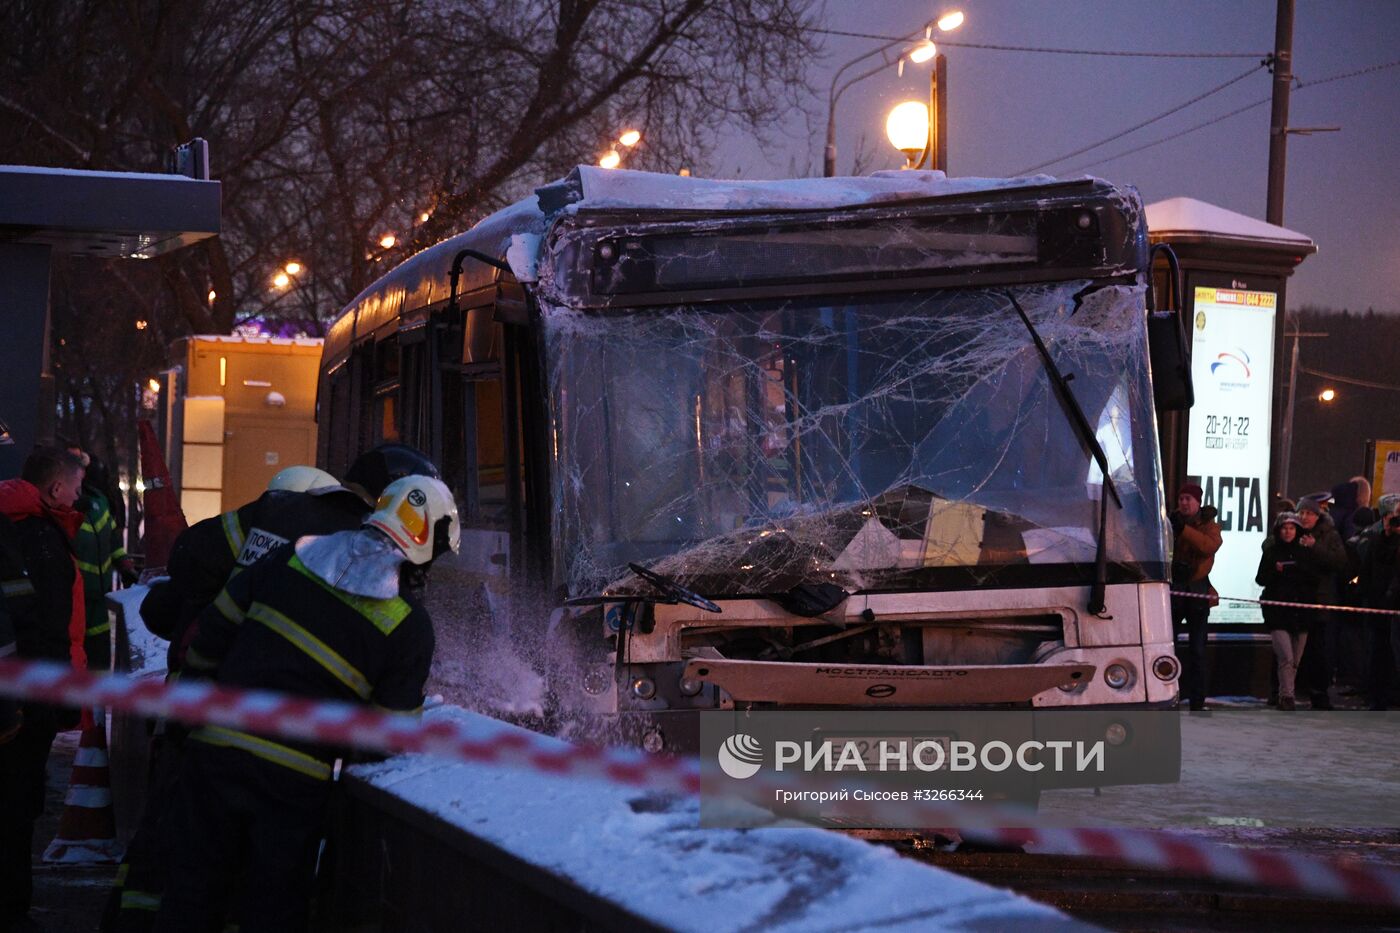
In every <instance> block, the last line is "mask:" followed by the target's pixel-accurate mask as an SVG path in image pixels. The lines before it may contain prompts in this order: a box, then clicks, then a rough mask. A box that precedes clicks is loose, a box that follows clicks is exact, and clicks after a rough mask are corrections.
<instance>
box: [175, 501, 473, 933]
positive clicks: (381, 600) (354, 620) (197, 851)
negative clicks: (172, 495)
mask: <svg viewBox="0 0 1400 933" xmlns="http://www.w3.org/2000/svg"><path fill="white" fill-rule="evenodd" d="M458 541H459V527H458V519H457V506H456V504H455V503H454V502H453V499H452V493H451V492H450V491H449V490H448V489H447V487H446V486H445V485H443V483H442V482H441V481H440V480H437V479H434V478H432V477H427V476H408V477H404V478H403V479H399V480H396V481H394V482H393V483H391V484H390V485H389V487H388V488H386V489H385V490H384V494H383V496H381V497H380V499H379V502H378V505H377V508H376V509H375V511H374V512H373V513H372V514H371V515H370V516H369V517H368V518H367V519H365V522H364V527H363V528H361V529H360V530H358V531H343V532H338V533H335V534H331V535H324V536H308V537H304V538H300V539H298V540H297V541H296V543H295V544H294V545H289V546H284V547H281V548H279V549H277V550H276V551H275V552H274V553H273V554H272V555H270V556H269V557H268V558H267V559H266V560H264V561H262V562H261V563H259V564H257V565H256V566H254V567H252V568H251V569H249V570H246V571H244V572H242V573H240V574H237V575H236V576H234V577H233V578H232V579H231V580H230V581H229V583H228V585H227V586H226V587H225V588H224V590H223V592H221V593H220V594H219V596H218V598H217V599H216V600H215V601H214V604H213V605H212V606H210V607H209V608H207V609H206V610H205V611H204V612H203V613H201V614H200V617H199V620H198V623H197V629H198V634H197V635H196V636H195V638H194V641H193V642H192V644H191V645H190V648H189V651H188V652H187V654H186V657H185V663H186V672H187V676H189V675H190V674H191V673H193V672H201V673H203V674H205V675H212V676H213V677H214V678H215V679H216V680H217V681H218V682H219V683H220V684H221V685H224V686H229V687H239V688H244V689H257V690H273V691H278V692H281V693H287V694H292V695H295V696H301V697H310V698H316V699H327V700H339V701H348V702H358V703H364V704H373V705H374V706H376V707H379V708H383V709H387V710H390V711H395V712H403V713H416V712H417V711H419V710H420V709H421V708H422V702H423V685H424V683H425V682H426V681H427V677H428V669H429V666H430V665H431V663H432V655H433V627H432V622H431V620H430V619H429V618H428V614H427V612H426V611H425V610H424V609H423V608H422V606H421V605H420V604H419V603H418V602H417V601H416V600H415V599H413V598H412V597H411V596H406V595H405V592H404V587H403V585H402V580H403V576H404V574H405V572H406V571H407V570H408V569H410V568H411V567H418V568H422V567H426V566H427V565H429V564H430V563H431V562H432V561H433V560H434V558H436V557H437V556H439V555H440V554H442V553H445V552H446V551H448V550H453V551H456V550H457V546H458ZM337 754H338V753H337V752H336V750H334V749H329V748H325V747H318V746H315V745H310V744H307V743H302V742H286V741H283V740H282V739H280V738H269V737H262V736H255V735H250V734H248V733H244V732H238V731H235V730H231V729H226V728H222V727H218V726H210V725H206V726H201V727H199V728H197V729H195V730H194V731H193V732H191V733H190V740H189V742H188V743H187V745H186V752H185V764H184V769H183V772H182V774H181V778H180V782H179V787H178V789H177V791H176V800H175V801H174V803H173V805H172V810H171V814H170V818H169V819H168V821H167V823H166V826H165V837H166V840H167V850H168V852H169V853H170V856H171V858H172V864H178V865H180V866H181V870H180V871H179V872H178V873H172V875H171V877H170V879H169V883H168V885H167V888H166V892H165V896H164V898H163V899H162V901H161V906H160V913H159V915H158V917H157V920H156V930H158V931H175V930H179V931H195V930H210V929H217V925H218V923H220V922H221V920H222V918H223V916H224V908H225V906H226V899H227V896H228V893H227V892H228V887H229V879H230V878H232V877H235V876H238V875H240V874H241V877H242V879H243V891H244V896H243V897H241V898H240V899H239V903H238V904H237V905H233V906H234V911H233V919H234V920H235V921H236V922H237V923H238V924H239V925H240V928H241V929H245V930H259V931H261V930H299V929H304V928H305V926H306V922H307V911H308V904H309V898H310V889H311V883H312V878H313V872H314V868H315V861H316V852H317V843H318V841H319V839H320V836H321V824H322V814H323V811H324V809H325V806H326V803H327V800H328V798H329V795H330V790H331V776H332V771H333V765H334V761H335V759H336V757H337Z"/></svg>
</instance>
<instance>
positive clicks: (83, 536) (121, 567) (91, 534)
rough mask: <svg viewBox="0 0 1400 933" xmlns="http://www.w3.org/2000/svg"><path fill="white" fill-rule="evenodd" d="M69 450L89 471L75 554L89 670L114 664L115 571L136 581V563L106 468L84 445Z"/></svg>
mask: <svg viewBox="0 0 1400 933" xmlns="http://www.w3.org/2000/svg"><path fill="white" fill-rule="evenodd" d="M68 452H69V453H70V454H73V455H74V456H76V457H80V458H81V459H82V461H83V464H84V466H86V467H87V469H88V472H87V473H86V474H85V475H84V478H83V492H82V495H81V496H79V497H78V501H77V503H75V504H74V506H73V507H74V508H75V509H77V510H78V511H79V512H81V513H82V516H83V523H82V524H81V525H79V526H78V533H77V534H76V535H74V536H73V554H74V556H76V557H77V559H78V570H79V571H81V572H82V575H83V593H84V605H85V606H86V607H87V608H86V616H87V637H86V640H85V641H84V643H83V648H84V652H85V653H86V654H87V664H88V670H90V671H106V670H110V669H111V667H112V647H111V638H112V635H111V632H112V623H111V620H109V619H108V617H107V594H108V593H109V592H110V591H111V589H112V573H113V571H117V572H119V573H121V575H122V579H124V580H126V581H127V582H129V583H135V582H136V572H135V563H134V562H133V561H132V559H131V558H130V557H128V556H127V553H126V548H124V547H122V542H121V532H120V530H119V529H118V528H117V522H116V520H115V519H114V518H113V517H112V507H111V503H110V502H109V501H108V500H107V496H106V494H105V493H104V492H103V491H102V484H101V482H99V479H100V477H102V476H103V474H104V473H105V471H104V470H103V469H102V468H101V466H100V465H97V464H98V462H95V461H93V460H92V458H91V457H89V456H88V454H86V453H85V452H84V451H83V450H82V448H80V447H77V446H75V445H69V447H68Z"/></svg>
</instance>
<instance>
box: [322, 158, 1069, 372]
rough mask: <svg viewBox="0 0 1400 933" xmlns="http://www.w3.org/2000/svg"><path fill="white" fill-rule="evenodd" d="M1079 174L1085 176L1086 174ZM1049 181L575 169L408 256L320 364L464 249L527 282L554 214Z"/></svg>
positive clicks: (481, 269) (431, 300)
mask: <svg viewBox="0 0 1400 933" xmlns="http://www.w3.org/2000/svg"><path fill="white" fill-rule="evenodd" d="M1085 177H1087V176H1085ZM1065 180H1066V179H1056V178H1054V177H1052V176H1050V175H1027V176H1023V177H1019V178H949V177H948V176H947V175H946V174H944V173H943V172H927V171H915V170H906V171H889V172H875V173H873V174H871V175H869V176H863V177H854V176H846V177H836V178H789V179H776V180H771V181H759V180H754V181H747V180H725V179H712V178H696V177H693V176H683V175H663V174H659V173H655V172H638V171H632V170H630V169H604V168H599V167H598V166H594V165H580V166H577V167H576V168H574V170H573V171H571V172H570V173H569V174H568V175H567V176H565V177H564V178H561V179H559V180H557V181H554V182H552V183H550V184H548V185H543V186H541V187H539V188H537V189H535V194H534V195H532V196H530V197H527V198H525V199H523V200H521V201H518V202H516V203H515V204H512V205H510V206H509V207H505V208H502V209H501V210H499V211H496V212H495V213H493V214H490V215H489V216H487V217H485V218H484V219H483V220H481V221H480V222H478V223H477V224H475V225H474V226H472V227H471V228H470V229H468V230H465V231H463V232H461V233H458V234H456V235H454V236H451V237H449V238H447V239H445V240H443V241H441V242H440V243H437V244H436V245H434V246H430V247H428V248H427V249H424V250H422V251H421V252H419V253H416V254H414V255H413V256H410V257H409V258H408V259H406V260H404V261H403V262H402V263H400V264H399V265H398V266H396V267H395V268H394V269H392V270H391V271H389V272H388V273H387V274H385V275H384V277H382V278H380V279H379V280H377V281H375V282H374V283H372V284H371V285H369V286H368V287H367V288H365V289H364V291H362V292H361V293H360V294H359V295H357V296H356V297H355V298H354V299H353V300H351V301H350V303H349V304H348V305H346V307H345V308H344V310H343V311H342V312H341V314H340V315H339V316H338V317H337V319H336V321H335V322H334V323H332V325H331V327H330V328H329V329H328V342H327V345H326V353H325V355H326V359H327V360H336V359H338V358H339V357H340V356H341V355H342V354H343V353H344V352H345V351H346V350H347V349H348V347H349V344H350V342H351V340H352V339H353V336H354V335H356V334H365V333H368V332H370V331H373V330H375V329H377V328H379V327H381V326H383V325H384V324H385V323H387V322H388V321H390V320H391V319H393V318H395V317H396V316H398V315H400V314H402V313H403V312H404V311H406V310H416V309H418V308H422V307H425V306H427V305H431V304H436V303H437V302H439V301H442V300H444V299H446V298H447V297H448V292H449V270H450V268H451V265H452V260H453V258H454V257H455V256H456V255H457V253H458V252H459V251H460V250H462V249H473V250H478V251H480V252H484V253H487V254H488V255H493V256H498V257H500V258H501V259H503V260H505V261H506V262H507V263H508V265H509V266H510V269H511V272H512V273H513V274H514V275H515V277H516V279H517V281H521V282H532V281H534V280H535V272H536V265H537V262H538V260H539V254H540V250H541V248H542V245H543V242H544V234H545V233H546V232H547V231H546V228H547V227H548V226H549V224H550V223H552V222H553V220H554V219H555V218H557V217H559V216H561V215H564V214H570V213H575V212H578V211H588V210H629V209H634V210H656V211H668V210H675V211H692V212H693V211H715V212H746V211H753V212H759V211H789V210H790V211H802V210H823V209H840V208H848V207H860V206H863V205H872V204H889V203H896V202H899V201H912V200H923V199H926V198H937V197H952V196H956V195H965V194H975V193H977V192H979V191H1001V190H1009V189H1014V188H1028V187H1036V186H1040V185H1048V184H1054V183H1056V182H1057V181H1065ZM496 274H497V273H496V270H495V269H494V268H492V267H490V266H488V265H486V264H484V263H479V262H466V263H464V264H463V266H462V273H461V280H460V282H459V283H458V293H459V294H463V293H466V292H469V291H471V290H473V289H475V288H480V287H482V286H485V285H490V284H491V282H492V281H494V280H495V277H496Z"/></svg>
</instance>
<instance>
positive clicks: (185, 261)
mask: <svg viewBox="0 0 1400 933" xmlns="http://www.w3.org/2000/svg"><path fill="white" fill-rule="evenodd" d="M813 2H814V0H470V2H452V0H11V2H10V3H8V4H4V5H0V36H4V37H5V38H4V39H3V40H0V160H3V161H6V162H19V163H31V164H40V165H59V166H67V167H78V168H93V169H119V170H142V171H151V170H161V169H162V168H163V165H162V163H163V159H164V156H165V153H166V152H167V151H168V150H169V148H170V147H171V146H173V145H175V144H177V143H180V142H183V141H185V140H187V139H189V138H191V137H193V136H203V137H205V138H207V139H208V140H209V141H210V145H211V149H212V153H213V166H212V168H213V173H214V175H215V177H216V178H218V179H219V180H220V181H221V182H222V185H223V199H224V200H223V204H224V227H223V235H222V236H220V237H218V238H216V239H214V240H210V241H206V242H205V243H202V244H200V245H199V246H197V247H195V248H192V249H188V250H184V251H181V252H179V253H176V254H173V255H171V256H168V257H163V258H161V259H158V260H156V261H155V262H153V263H151V264H149V266H147V267H145V268H142V269H139V270H137V269H132V268H130V267H128V266H126V265H124V264H120V263H106V264H99V265H101V266H102V268H101V270H100V273H99V274H98V275H96V276H92V275H85V274H83V273H84V272H85V271H87V272H90V271H91V268H92V267H91V265H89V264H88V263H73V264H72V265H66V266H64V267H63V268H62V269H61V270H60V271H59V272H58V275H59V276H67V275H71V276H73V277H74V278H73V279H72V281H70V282H67V283H64V285H63V287H56V288H55V292H54V296H55V297H54V301H55V310H56V314H55V320H56V327H55V339H56V340H72V341H73V344H72V346H71V348H70V347H69V346H68V345H66V344H65V346H64V348H63V352H62V353H60V354H59V358H61V359H62V362H63V372H62V373H61V374H60V377H59V378H60V386H59V389H60V393H61V394H63V395H64V397H65V398H66V399H67V400H68V405H69V407H68V409H67V411H68V412H69V417H71V418H73V419H77V418H79V417H82V418H84V419H87V422H86V423H88V424H89V425H90V426H89V428H87V429H88V430H99V429H98V428H95V427H91V425H100V424H103V423H106V424H109V425H112V426H114V422H115V421H120V420H122V418H121V416H119V415H117V413H115V412H112V413H110V415H111V418H112V419H114V421H110V422H109V421H108V420H107V417H106V416H104V415H103V414H102V412H101V411H100V408H101V405H102V404H106V403H107V402H108V401H110V400H111V399H112V398H113V397H114V396H113V395H112V387H111V386H109V385H108V384H107V383H106V382H105V381H104V380H106V379H108V378H116V377H117V374H122V376H121V378H129V377H130V376H131V375H132V373H130V372H128V369H132V368H135V369H142V370H143V371H145V372H149V371H150V370H151V369H152V368H159V366H160V365H162V364H163V363H168V362H169V360H168V359H163V357H164V355H165V354H166V352H167V347H168V343H169V341H170V340H173V339H175V338H177V337H179V336H181V335H183V334H188V333H227V332H229V331H231V330H232V329H233V328H234V327H235V326H236V325H237V324H239V323H240V322H243V321H248V320H256V321H258V322H260V323H262V324H264V325H267V326H282V327H288V328H295V329H301V330H306V331H308V332H311V333H313V334H315V333H319V332H320V330H321V328H322V327H323V326H324V324H325V323H326V322H327V321H329V320H330V319H331V318H332V317H334V316H335V314H336V313H338V311H339V309H340V308H341V307H343V306H344V305H345V304H346V303H347V302H348V301H349V300H350V299H351V298H353V297H354V296H355V295H356V294H357V293H358V292H359V291H360V290H361V289H363V288H364V287H365V286H366V285H368V284H369V283H370V282H371V281H373V279H375V278H376V277H377V276H378V275H379V274H381V273H382V272H383V271H384V270H385V269H386V268H387V267H388V266H389V265H392V264H393V263H395V262H398V261H400V260H401V259H402V258H404V257H405V256H406V255H408V254H409V253H410V252H412V251H413V250H416V249H419V248H421V247H424V246H426V245H429V244H431V243H432V242H434V241H436V240H438V239H440V238H442V237H443V236H446V235H450V234H452V233H455V232H458V231H459V230H462V229H465V228H466V227H468V226H470V225H471V224H472V223H474V222H475V221H477V220H479V219H480V218H481V217H483V216H485V215H486V214H488V213H490V212H491V211H493V210H495V209H496V208H498V207H500V206H502V205H504V204H506V203H509V202H510V201H512V200H515V199H517V198H519V197H521V196H523V195H525V194H527V193H529V191H530V190H532V189H533V188H534V187H536V186H538V185H539V184H542V183H545V182H548V181H550V180H552V179H554V178H556V177H559V176H561V175H563V174H565V173H566V172H567V171H568V170H569V169H570V168H571V167H572V166H573V165H575V164H577V163H579V162H592V161H594V160H595V159H596V158H597V156H598V154H599V153H600V152H601V151H602V150H603V149H605V148H607V146H608V144H609V142H610V141H611V140H613V139H615V138H616V136H617V134H618V133H619V132H620V131H621V130H622V129H624V128H636V129H639V130H641V131H642V133H643V134H644V135H643V142H642V144H641V145H640V146H639V147H637V149H636V150H635V151H634V152H632V153H631V154H630V156H629V158H630V161H629V165H630V167H634V168H648V169H656V170H663V171H674V170H675V169H676V168H678V167H680V166H682V165H684V166H688V167H692V168H694V169H697V170H701V171H703V169H704V166H705V164H706V159H707V156H708V155H709V154H710V153H711V152H712V151H713V147H714V145H715V143H716V139H717V134H718V132H719V130H720V129H721V128H724V127H728V128H733V127H735V126H736V125H737V126H741V127H746V128H748V129H749V130H751V131H752V132H754V133H756V134H759V135H762V134H764V133H765V132H766V131H768V130H769V129H770V128H771V127H773V126H775V124H776V122H777V118H778V117H779V116H780V115H781V114H783V113H784V112H786V111H787V110H788V109H790V108H791V107H793V106H801V105H802V103H803V101H804V100H806V98H805V97H804V96H803V92H804V90H805V85H804V74H805V71H804V68H805V64H806V62H808V61H809V60H810V58H811V56H812V54H813V51H814V49H813V41H812V38H811V34H810V32H809V27H810V25H811V23H810V7H811V6H812V4H813ZM387 234H393V235H394V236H395V242H394V245H393V246H392V247H385V246H382V245H380V241H381V238H383V237H384V236H385V235H387ZM385 242H388V241H387V240H386V241H385ZM288 260H296V261H298V262H299V263H301V264H302V266H303V267H304V268H303V271H302V272H301V273H300V274H298V275H296V276H294V277H292V278H291V281H290V282H289V284H288V285H287V286H286V287H284V288H280V289H279V288H277V287H275V286H274V285H273V277H274V275H276V273H277V272H278V271H279V269H280V268H281V267H282V266H283V264H284V263H285V262H286V261H288ZM99 283H100V285H99ZM114 283H115V284H114ZM97 303H100V306H101V307H102V308H103V311H104V313H105V314H107V315H109V316H110V318H111V319H112V321H113V322H115V324H114V325H113V326H116V327H117V328H118V329H119V330H120V331H121V332H122V334H125V335H126V336H131V335H133V334H136V333H137V332H136V330H135V321H136V320H138V319H140V320H143V321H145V322H147V329H146V330H145V331H144V332H142V333H141V334H140V335H139V340H138V342H139V343H140V345H141V347H145V348H149V349H150V350H151V354H150V358H148V356H147V355H146V354H145V352H144V351H142V353H136V352H134V351H133V350H132V349H131V348H129V347H126V345H125V337H123V338H122V339H116V338H115V337H112V339H105V340H103V341H91V340H89V339H88V337H89V336H90V335H91V334H94V333H97V332H98V330H97V329H93V328H91V327H90V323H91V315H92V314H93V313H94V308H95V307H96V306H97ZM103 332H105V331H103ZM109 337H111V335H109ZM133 339H137V338H133ZM80 348H81V351H80ZM118 357H120V358H118ZM130 384H131V383H128V385H130ZM80 412H81V415H80ZM94 412H95V414H94Z"/></svg>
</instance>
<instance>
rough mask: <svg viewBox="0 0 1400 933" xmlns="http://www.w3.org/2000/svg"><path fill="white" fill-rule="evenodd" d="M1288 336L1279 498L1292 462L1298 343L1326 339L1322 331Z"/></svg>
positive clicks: (1284, 490) (1285, 493) (1296, 396)
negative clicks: (1290, 350) (1290, 352)
mask: <svg viewBox="0 0 1400 933" xmlns="http://www.w3.org/2000/svg"><path fill="white" fill-rule="evenodd" d="M1288 336H1290V337H1292V338H1293V360H1292V362H1290V363H1289V365H1288V407H1287V409H1286V410H1285V412H1284V415H1283V437H1282V438H1280V444H1279V446H1280V447H1282V448H1283V451H1282V456H1281V457H1280V458H1279V459H1280V461H1281V463H1280V469H1279V483H1278V485H1279V490H1278V494H1279V495H1280V496H1287V495H1288V481H1289V467H1290V466H1291V465H1292V462H1293V415H1294V412H1295V411H1296V405H1297V401H1298V341H1299V339H1300V338H1303V337H1326V336H1327V334H1326V332H1324V331H1302V330H1297V331H1294V332H1293V333H1291V334H1289V335H1288Z"/></svg>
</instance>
